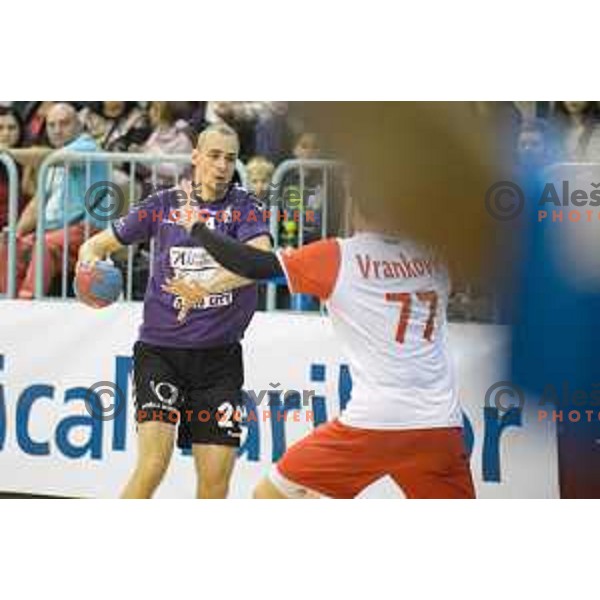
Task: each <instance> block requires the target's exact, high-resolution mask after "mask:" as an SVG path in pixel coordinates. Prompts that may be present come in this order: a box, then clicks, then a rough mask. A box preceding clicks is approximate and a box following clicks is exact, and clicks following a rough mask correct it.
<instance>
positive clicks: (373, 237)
mask: <svg viewBox="0 0 600 600" xmlns="http://www.w3.org/2000/svg"><path fill="white" fill-rule="evenodd" d="M278 257H279V260H280V262H281V264H282V267H283V269H284V271H285V274H286V278H287V280H288V285H289V288H290V291H291V292H292V293H306V294H313V295H315V296H318V297H319V298H321V299H322V300H324V301H325V302H326V306H327V309H328V312H329V315H330V317H331V321H332V324H333V328H334V331H335V334H336V336H337V339H338V340H339V341H340V343H341V345H342V350H343V351H344V354H345V356H346V358H347V359H348V362H349V364H350V369H351V373H352V382H353V386H352V397H351V400H350V402H349V403H348V405H347V407H346V409H345V411H344V412H343V413H342V415H341V416H340V421H341V422H342V423H344V424H346V425H349V426H352V427H360V428H366V429H427V428H433V427H457V426H458V427H460V426H462V415H461V411H460V405H459V402H458V395H457V389H456V382H455V375H454V369H453V364H452V360H451V357H450V354H449V350H448V342H447V335H448V332H447V322H446V306H447V301H448V293H449V281H448V276H447V272H446V269H445V268H444V266H443V265H442V264H441V263H440V262H438V261H436V259H435V257H434V255H433V254H432V253H430V252H428V251H427V250H426V249H424V248H422V247H421V246H418V245H417V244H413V243H412V242H409V241H405V240H401V239H398V238H392V237H387V236H385V235H382V234H377V233H367V232H363V233H357V234H356V235H354V236H352V237H350V238H347V239H341V240H340V239H326V240H322V241H319V242H315V243H313V244H309V245H307V246H304V247H302V248H300V249H297V250H283V251H279V253H278Z"/></svg>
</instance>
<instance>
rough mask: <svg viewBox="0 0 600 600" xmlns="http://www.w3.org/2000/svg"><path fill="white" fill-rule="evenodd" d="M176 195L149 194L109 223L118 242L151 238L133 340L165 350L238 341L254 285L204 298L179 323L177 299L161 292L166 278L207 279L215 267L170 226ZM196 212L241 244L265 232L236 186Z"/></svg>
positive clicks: (252, 202) (256, 208) (257, 211)
mask: <svg viewBox="0 0 600 600" xmlns="http://www.w3.org/2000/svg"><path fill="white" fill-rule="evenodd" d="M179 193H181V192H179ZM176 194H177V191H176V189H175V188H172V189H168V190H163V191H160V192H158V193H156V194H153V195H152V196H149V197H148V198H146V199H145V200H144V201H143V202H140V203H139V204H137V205H136V206H134V207H133V208H131V210H130V211H129V213H128V214H127V215H125V216H123V217H121V218H120V219H117V220H116V221H114V222H113V223H112V229H113V232H114V234H115V236H116V237H117V239H118V240H119V241H120V242H121V243H122V244H126V245H127V244H133V243H136V242H145V241H149V240H150V239H154V244H155V247H154V259H153V265H152V276H151V277H150V278H149V280H148V286H147V288H146V294H145V297H144V317H143V322H142V326H141V328H140V334H139V339H140V340H141V341H143V342H146V343H148V344H152V345H155V346H165V347H170V348H211V347H215V346H222V345H225V344H230V343H233V342H236V341H239V340H240V339H241V338H242V337H243V335H244V331H245V330H246V327H248V324H249V323H250V320H251V319H252V315H253V314H254V311H255V310H256V303H257V288H256V285H255V284H254V285H248V286H245V287H242V288H239V289H237V290H233V291H231V292H226V293H222V294H212V295H210V296H208V297H207V298H205V299H204V300H203V301H202V302H200V303H199V304H198V305H196V306H195V307H194V308H192V309H191V310H190V311H189V312H188V314H187V317H186V319H185V320H184V321H183V322H182V323H179V322H178V321H177V313H178V309H179V306H180V301H181V300H180V298H179V297H176V296H175V295H173V294H170V293H167V292H164V291H163V290H162V285H163V284H164V283H165V281H166V279H168V278H171V277H174V276H178V277H185V278H187V279H189V280H194V281H199V282H207V281H210V279H211V278H212V277H213V276H214V275H215V273H216V270H217V268H218V264H217V263H216V262H215V261H214V259H213V258H212V257H211V256H210V254H208V253H207V252H206V250H204V248H202V247H200V246H198V245H197V244H195V243H194V241H193V240H192V239H191V238H190V236H189V235H188V233H187V232H186V231H185V229H184V228H183V227H181V226H180V225H177V224H176V223H175V222H174V221H175V214H174V213H173V211H174V210H176V209H177V208H178V202H177V195H176ZM199 209H200V210H202V211H203V213H204V214H205V215H206V214H209V215H210V217H209V218H208V221H207V224H208V226H209V227H214V228H215V229H216V230H217V231H220V232H222V233H224V234H226V235H229V236H231V237H234V238H236V239H238V240H240V241H241V242H247V241H249V240H251V239H253V238H256V237H258V236H261V235H268V234H269V224H268V222H267V221H266V220H265V214H264V212H263V210H262V207H261V205H260V204H259V203H258V201H257V200H256V198H255V197H254V196H252V195H251V194H249V193H248V192H247V191H246V190H244V189H242V188H240V187H236V186H231V187H230V188H229V191H228V192H227V194H226V195H225V197H224V198H223V200H221V201H219V202H212V203H202V204H200V205H199Z"/></svg>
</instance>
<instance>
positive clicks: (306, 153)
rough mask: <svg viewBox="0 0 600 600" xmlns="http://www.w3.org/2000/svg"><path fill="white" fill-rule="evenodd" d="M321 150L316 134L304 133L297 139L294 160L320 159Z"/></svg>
mask: <svg viewBox="0 0 600 600" xmlns="http://www.w3.org/2000/svg"><path fill="white" fill-rule="evenodd" d="M320 155H321V149H320V148H319V142H318V139H317V135H316V134H315V133H310V132H304V133H301V134H300V135H299V136H298V138H297V139H296V143H295V144H294V158H298V159H301V160H311V159H314V158H320Z"/></svg>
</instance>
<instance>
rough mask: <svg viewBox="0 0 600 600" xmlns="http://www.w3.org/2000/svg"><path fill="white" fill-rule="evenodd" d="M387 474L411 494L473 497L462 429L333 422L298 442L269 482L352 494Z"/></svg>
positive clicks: (294, 493) (290, 489) (291, 489)
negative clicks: (387, 427)
mask: <svg viewBox="0 0 600 600" xmlns="http://www.w3.org/2000/svg"><path fill="white" fill-rule="evenodd" d="M385 475H389V476H390V477H391V478H392V479H393V480H394V481H395V482H396V483H397V484H398V485H399V486H400V487H401V488H402V491H403V492H404V494H405V495H406V496H407V497H408V498H474V497H475V490H474V488H473V480H472V478H471V471H470V469H469V460H468V457H467V455H466V452H465V446H464V442H463V435H462V429H461V428H460V427H448V428H439V429H407V430H398V429H394V430H385V429H383V430H381V429H358V428H356V427H349V426H347V425H343V424H342V423H340V422H339V421H337V420H336V421H332V422H330V423H327V424H325V425H322V426H320V427H318V428H317V429H315V430H314V431H313V432H312V433H311V434H310V435H308V436H307V437H305V438H304V439H302V440H300V441H299V442H298V443H296V444H294V445H293V446H292V447H291V448H290V449H289V450H288V451H287V452H286V453H285V454H284V456H283V458H282V459H281V460H280V461H279V463H277V465H276V467H275V468H274V470H273V472H272V474H271V477H270V479H271V481H272V482H273V484H274V485H275V486H277V487H278V488H279V489H280V491H282V492H283V493H284V494H285V495H286V496H290V497H300V496H302V495H304V494H305V493H306V491H307V490H309V491H314V492H318V493H319V494H322V495H325V496H329V497H331V498H353V497H354V496H356V495H357V494H359V493H360V492H361V491H362V490H363V489H365V488H366V487H368V486H369V485H371V484H372V483H373V482H375V481H377V480H378V479H380V478H381V477H384V476H385Z"/></svg>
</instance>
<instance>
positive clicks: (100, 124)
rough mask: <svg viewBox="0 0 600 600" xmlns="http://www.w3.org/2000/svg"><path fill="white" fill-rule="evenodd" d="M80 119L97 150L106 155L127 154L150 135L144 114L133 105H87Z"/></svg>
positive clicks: (92, 103) (105, 103) (104, 103)
mask: <svg viewBox="0 0 600 600" xmlns="http://www.w3.org/2000/svg"><path fill="white" fill-rule="evenodd" d="M80 117H81V119H82V122H83V125H84V127H85V129H86V131H88V132H89V133H90V134H91V135H92V137H93V138H94V139H95V140H96V143H97V144H98V146H99V147H100V148H103V149H104V150H107V151H109V152H127V151H129V150H130V149H131V148H132V147H135V146H141V145H142V144H143V143H144V142H145V141H146V140H147V139H148V137H149V135H150V133H151V131H152V130H151V127H150V122H149V120H148V118H147V116H146V114H145V113H144V112H143V111H142V110H141V109H140V108H139V107H138V106H137V104H136V103H135V102H123V101H117V100H105V101H102V102H90V103H89V104H88V106H87V107H86V108H84V109H83V110H82V111H81V112H80Z"/></svg>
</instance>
